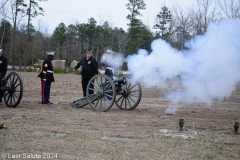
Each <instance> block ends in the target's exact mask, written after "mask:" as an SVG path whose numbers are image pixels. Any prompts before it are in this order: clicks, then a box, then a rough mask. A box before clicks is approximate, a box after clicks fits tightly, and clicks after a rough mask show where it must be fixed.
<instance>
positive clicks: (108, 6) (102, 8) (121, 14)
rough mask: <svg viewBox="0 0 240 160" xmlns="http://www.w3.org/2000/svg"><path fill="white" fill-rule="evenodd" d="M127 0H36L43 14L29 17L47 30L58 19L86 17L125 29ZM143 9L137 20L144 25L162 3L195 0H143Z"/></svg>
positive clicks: (70, 20)
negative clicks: (144, 8) (144, 4)
mask: <svg viewBox="0 0 240 160" xmlns="http://www.w3.org/2000/svg"><path fill="white" fill-rule="evenodd" d="M128 2H129V0H48V1H47V2H38V4H39V6H41V7H42V8H43V10H44V16H42V15H39V16H38V17H36V18H34V19H33V25H34V26H35V27H36V29H38V28H39V27H37V26H39V22H42V24H44V25H45V26H47V28H48V29H49V32H50V33H51V32H52V31H53V30H54V29H55V28H56V27H57V26H58V25H59V24H60V23H61V22H63V23H64V24H65V25H66V26H68V25H69V24H75V23H76V22H79V23H88V19H90V18H91V17H93V18H94V19H95V20H96V21H97V23H98V24H100V23H101V21H109V22H110V24H111V26H112V27H118V28H123V29H124V30H125V31H126V30H127V28H128V26H127V23H128V20H127V19H126V16H127V15H128V14H129V13H130V11H129V10H128V9H127V8H126V6H125V5H126V4H127V3H128ZM144 2H145V3H146V10H144V11H141V13H142V14H143V16H142V17H141V20H142V21H143V23H144V24H145V25H148V26H150V28H152V25H153V24H154V22H155V18H156V15H157V14H158V13H159V12H160V9H161V7H162V6H163V5H164V4H166V6H167V7H169V8H170V7H171V6H172V5H181V6H183V7H187V6H189V5H190V4H191V3H193V2H195V0H144Z"/></svg>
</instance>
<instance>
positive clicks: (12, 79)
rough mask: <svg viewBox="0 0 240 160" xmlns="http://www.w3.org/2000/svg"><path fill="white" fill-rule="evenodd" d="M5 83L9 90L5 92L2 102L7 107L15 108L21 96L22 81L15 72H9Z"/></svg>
mask: <svg viewBox="0 0 240 160" xmlns="http://www.w3.org/2000/svg"><path fill="white" fill-rule="evenodd" d="M5 82H6V87H8V88H9V90H7V91H5V94H4V102H5V104H6V105H7V106H8V107H17V106H18V104H19V103H20V102H21V99H22V95H23V82H22V79H21V77H20V76H19V75H18V74H17V73H16V72H10V73H9V74H8V75H7V77H6V78H5Z"/></svg>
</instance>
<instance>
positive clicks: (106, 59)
mask: <svg viewBox="0 0 240 160" xmlns="http://www.w3.org/2000/svg"><path fill="white" fill-rule="evenodd" d="M101 62H103V63H106V64H108V65H109V66H111V67H113V68H115V69H117V70H119V69H120V68H121V66H122V65H123V62H124V56H123V54H122V53H118V52H113V53H111V54H109V53H104V54H103V55H102V57H101Z"/></svg>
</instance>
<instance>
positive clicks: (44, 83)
mask: <svg viewBox="0 0 240 160" xmlns="http://www.w3.org/2000/svg"><path fill="white" fill-rule="evenodd" d="M45 85H46V81H42V103H43V104H45V95H44V92H45Z"/></svg>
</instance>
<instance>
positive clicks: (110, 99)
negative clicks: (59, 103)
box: [70, 74, 142, 112]
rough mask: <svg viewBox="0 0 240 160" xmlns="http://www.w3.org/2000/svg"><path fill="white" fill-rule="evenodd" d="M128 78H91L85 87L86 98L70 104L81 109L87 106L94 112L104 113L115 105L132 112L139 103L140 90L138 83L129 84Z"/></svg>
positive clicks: (97, 76) (101, 76)
mask: <svg viewBox="0 0 240 160" xmlns="http://www.w3.org/2000/svg"><path fill="white" fill-rule="evenodd" d="M129 80H130V77H127V76H126V77H121V78H119V79H115V80H112V79H111V78H109V77H108V76H107V75H104V74H98V75H95V76H94V77H92V78H91V79H90V81H89V83H88V85H87V91H86V97H83V98H82V99H79V100H76V101H74V102H73V103H70V104H71V106H72V107H75V108H81V107H83V106H85V105H87V104H89V105H90V107H91V108H92V109H93V110H95V111H100V112H106V111H108V110H109V109H110V108H111V107H112V106H113V104H114V103H115V104H116V105H117V107H118V108H119V109H121V110H133V109H135V108H136V107H137V105H138V104H139V102H140V101H141V96H142V90H141V86H140V84H139V82H130V81H129Z"/></svg>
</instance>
